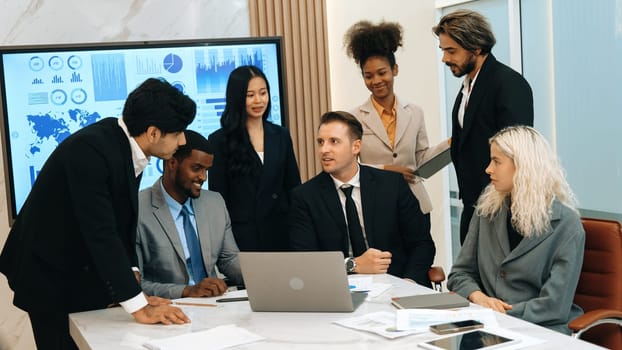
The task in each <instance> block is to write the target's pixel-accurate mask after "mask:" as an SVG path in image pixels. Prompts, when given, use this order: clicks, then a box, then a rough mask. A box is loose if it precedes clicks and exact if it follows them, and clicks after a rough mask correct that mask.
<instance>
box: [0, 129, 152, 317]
mask: <svg viewBox="0 0 622 350" xmlns="http://www.w3.org/2000/svg"><path fill="white" fill-rule="evenodd" d="M137 197H138V179H136V178H135V177H134V167H133V164H132V156H131V151H130V145H129V142H128V139H127V137H126V136H125V134H124V133H123V130H122V129H121V128H120V127H119V126H118V124H117V119H116V118H106V119H103V120H101V121H99V122H97V123H95V124H92V125H90V126H87V127H85V128H84V129H82V130H80V131H78V132H76V133H75V134H73V135H71V136H69V137H68V138H67V139H65V140H64V141H63V142H62V143H61V144H60V145H59V146H58V147H57V148H56V149H55V150H54V152H53V153H52V154H51V155H50V157H49V159H48V160H47V161H46V163H45V165H44V166H43V168H42V169H41V172H40V173H39V176H38V177H37V180H36V182H35V184H34V186H33V188H32V191H31V192H30V194H29V195H28V198H27V199H26V202H25V203H24V206H23V207H22V209H21V210H20V213H19V214H18V216H17V219H16V220H15V223H14V224H13V227H12V229H11V231H10V232H9V236H8V239H7V242H6V244H5V246H4V249H3V251H2V255H0V271H1V272H2V273H4V274H5V275H6V276H7V278H8V281H9V286H10V287H11V289H13V291H15V296H14V299H13V303H14V304H15V305H16V306H18V307H19V308H21V309H23V310H26V311H55V312H68V313H69V312H76V311H85V310H93V309H99V308H104V307H106V306H107V305H109V304H111V303H116V302H120V301H125V300H127V299H130V298H132V297H134V296H136V295H137V294H138V293H140V291H141V289H140V286H139V285H138V283H137V281H136V279H135V277H134V273H133V272H132V270H131V267H132V266H138V263H137V258H136V252H135V250H134V249H135V243H134V242H135V241H136V239H135V237H136V219H137V203H138V198H137Z"/></svg>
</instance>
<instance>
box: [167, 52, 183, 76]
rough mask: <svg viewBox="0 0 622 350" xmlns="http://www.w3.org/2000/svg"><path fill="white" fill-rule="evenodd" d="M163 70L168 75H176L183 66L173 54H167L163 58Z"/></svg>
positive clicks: (179, 59)
mask: <svg viewBox="0 0 622 350" xmlns="http://www.w3.org/2000/svg"><path fill="white" fill-rule="evenodd" d="M163 65H164V69H166V71H167V72H169V73H177V72H179V71H180V70H181V68H182V67H183V66H184V62H183V61H182V60H181V57H179V56H178V55H175V54H174V53H169V54H168V55H166V56H164V62H163Z"/></svg>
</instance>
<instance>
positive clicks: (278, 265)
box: [239, 252, 367, 312]
mask: <svg viewBox="0 0 622 350" xmlns="http://www.w3.org/2000/svg"><path fill="white" fill-rule="evenodd" d="M239 257H240V265H241V267H242V275H243V277H244V284H245V285H246V290H247V293H248V300H249V302H250V304H251V309H253V311H300V312H352V311H354V310H355V309H356V308H357V307H358V306H359V305H360V304H361V303H362V302H363V301H364V300H365V297H366V296H367V293H360V292H353V293H352V292H350V288H349V285H348V277H347V274H346V268H345V265H344V262H343V259H344V258H343V253H342V252H278V253H277V252H274V253H273V252H240V253H239Z"/></svg>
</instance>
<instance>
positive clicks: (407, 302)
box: [391, 292, 469, 309]
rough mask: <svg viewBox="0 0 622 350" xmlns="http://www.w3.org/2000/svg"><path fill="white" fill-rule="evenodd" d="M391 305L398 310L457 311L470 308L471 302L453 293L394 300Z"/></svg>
mask: <svg viewBox="0 0 622 350" xmlns="http://www.w3.org/2000/svg"><path fill="white" fill-rule="evenodd" d="M391 304H393V306H395V307H397V308H398V309H455V308H459V307H465V306H469V301H468V300H466V299H465V298H463V297H462V296H460V295H458V294H456V293H453V292H446V293H434V294H420V295H411V296H407V297H399V298H392V299H391Z"/></svg>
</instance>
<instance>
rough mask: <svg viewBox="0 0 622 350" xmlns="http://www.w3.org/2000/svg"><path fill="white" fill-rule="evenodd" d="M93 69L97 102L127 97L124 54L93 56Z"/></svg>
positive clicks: (94, 91)
mask: <svg viewBox="0 0 622 350" xmlns="http://www.w3.org/2000/svg"><path fill="white" fill-rule="evenodd" d="M91 68H92V71H93V93H94V98H95V100H96V101H114V100H123V99H125V98H126V97H127V86H126V81H127V80H126V77H125V58H124V56H123V54H98V55H91Z"/></svg>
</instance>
